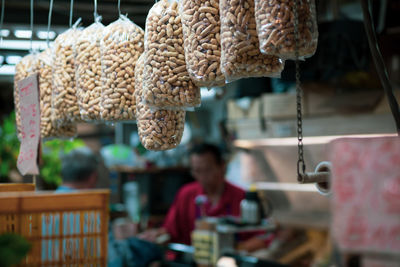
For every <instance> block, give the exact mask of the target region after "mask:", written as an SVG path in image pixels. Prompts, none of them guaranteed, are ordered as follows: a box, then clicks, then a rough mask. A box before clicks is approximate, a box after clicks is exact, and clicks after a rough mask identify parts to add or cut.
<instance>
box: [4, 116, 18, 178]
mask: <svg viewBox="0 0 400 267" xmlns="http://www.w3.org/2000/svg"><path fill="white" fill-rule="evenodd" d="M18 153H19V140H18V137H17V133H16V127H15V112H12V113H11V114H10V115H9V116H8V117H6V118H5V119H4V121H3V124H2V125H1V128H0V182H6V181H7V177H8V175H9V173H10V171H11V170H15V169H16V162H17V158H18Z"/></svg>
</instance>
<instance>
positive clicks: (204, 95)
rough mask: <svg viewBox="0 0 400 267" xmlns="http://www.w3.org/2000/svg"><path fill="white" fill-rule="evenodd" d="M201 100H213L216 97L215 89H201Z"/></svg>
mask: <svg viewBox="0 0 400 267" xmlns="http://www.w3.org/2000/svg"><path fill="white" fill-rule="evenodd" d="M200 94H201V99H203V100H204V99H211V98H213V97H214V96H215V94H216V92H215V90H214V88H207V87H200Z"/></svg>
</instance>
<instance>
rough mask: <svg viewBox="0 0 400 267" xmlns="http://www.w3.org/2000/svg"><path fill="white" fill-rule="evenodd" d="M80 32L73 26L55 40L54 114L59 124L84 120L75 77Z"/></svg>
mask: <svg viewBox="0 0 400 267" xmlns="http://www.w3.org/2000/svg"><path fill="white" fill-rule="evenodd" d="M80 32H81V30H79V29H75V28H72V29H69V30H67V31H66V32H64V33H62V34H60V35H59V36H58V37H57V38H56V40H54V57H53V58H54V68H53V101H52V108H53V113H52V114H53V119H54V122H55V123H57V124H58V125H63V124H65V123H68V122H79V121H82V119H81V114H80V111H79V106H78V100H77V97H76V79H75V43H76V38H77V37H78V36H79V34H80Z"/></svg>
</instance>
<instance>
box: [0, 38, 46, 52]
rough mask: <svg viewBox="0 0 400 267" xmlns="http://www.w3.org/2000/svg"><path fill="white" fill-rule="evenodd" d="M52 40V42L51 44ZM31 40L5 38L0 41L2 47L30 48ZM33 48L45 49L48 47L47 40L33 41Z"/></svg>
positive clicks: (0, 47) (10, 48)
mask: <svg viewBox="0 0 400 267" xmlns="http://www.w3.org/2000/svg"><path fill="white" fill-rule="evenodd" d="M51 44H52V42H50V45H51ZM30 48H31V42H30V41H29V40H3V42H0V49H8V50H30ZM32 48H33V49H38V50H43V49H46V48H47V43H46V41H32Z"/></svg>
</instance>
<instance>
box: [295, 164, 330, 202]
mask: <svg viewBox="0 0 400 267" xmlns="http://www.w3.org/2000/svg"><path fill="white" fill-rule="evenodd" d="M331 168H332V165H331V163H330V162H328V161H322V162H320V163H319V164H318V165H317V167H316V168H315V171H314V172H306V173H302V174H300V175H299V177H298V179H299V183H302V184H309V183H315V184H316V186H317V189H318V191H319V192H320V193H321V194H322V195H329V194H330V180H331Z"/></svg>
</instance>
